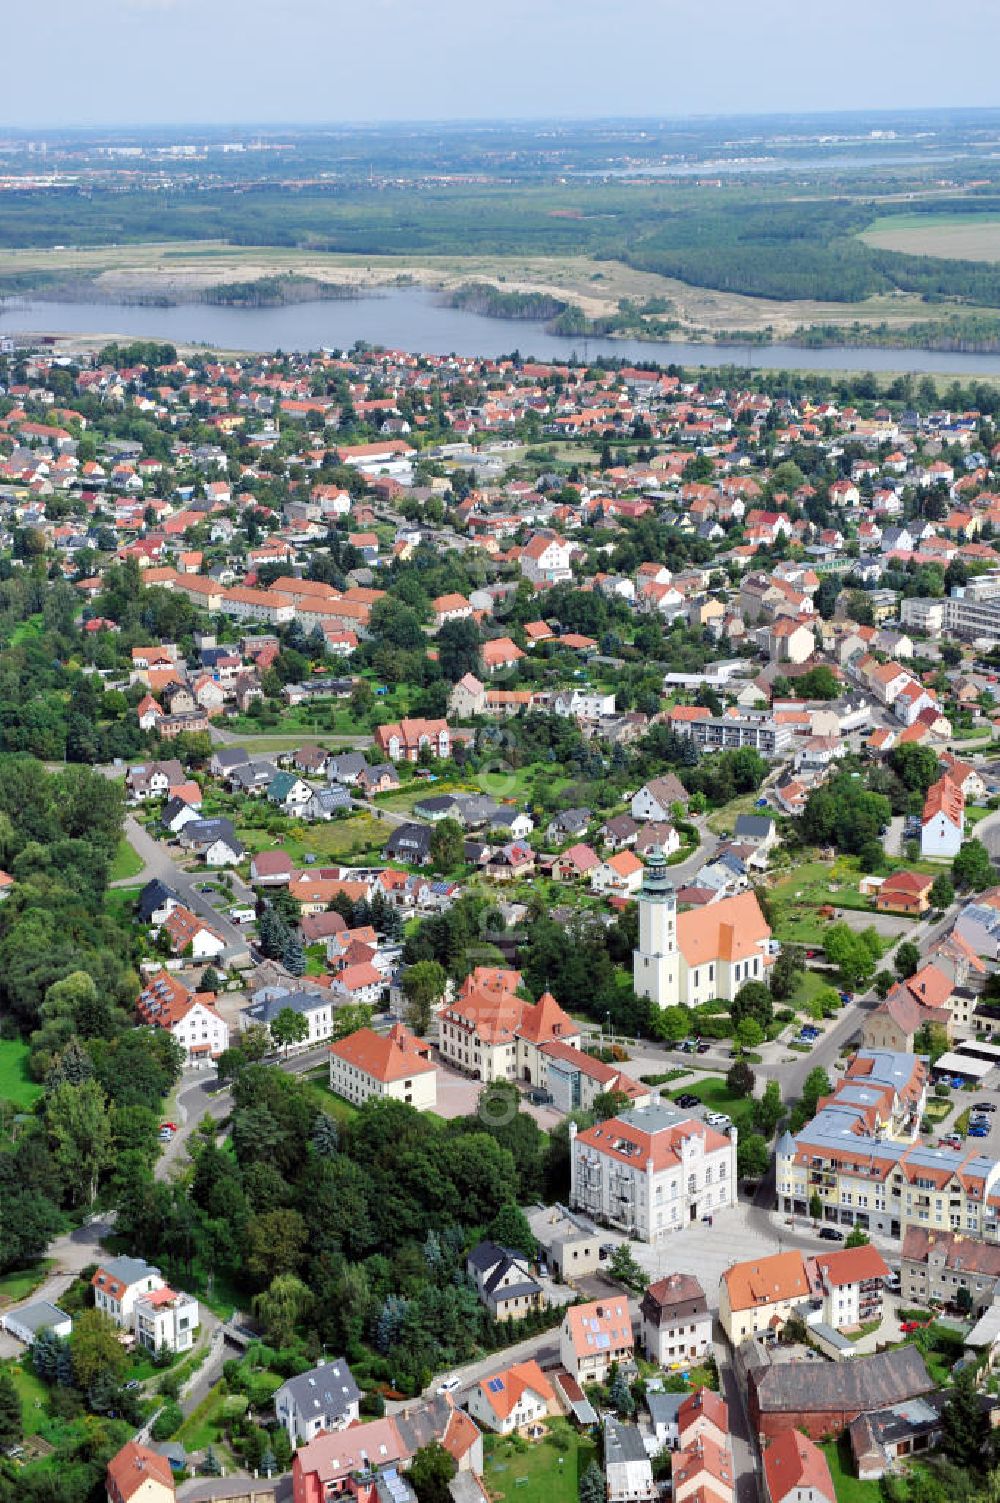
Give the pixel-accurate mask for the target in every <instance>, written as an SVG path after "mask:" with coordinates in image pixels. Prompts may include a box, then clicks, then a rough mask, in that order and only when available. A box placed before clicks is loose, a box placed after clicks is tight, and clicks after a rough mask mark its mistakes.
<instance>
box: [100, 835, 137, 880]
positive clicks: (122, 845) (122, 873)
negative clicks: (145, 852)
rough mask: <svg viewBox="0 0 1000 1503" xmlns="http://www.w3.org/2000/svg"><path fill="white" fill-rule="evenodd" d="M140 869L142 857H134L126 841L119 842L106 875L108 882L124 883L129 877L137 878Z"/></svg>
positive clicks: (133, 852) (134, 854)
mask: <svg viewBox="0 0 1000 1503" xmlns="http://www.w3.org/2000/svg"><path fill="white" fill-rule="evenodd" d="M142 867H143V862H142V857H141V856H137V855H136V853H135V851H133V849H132V847H131V846H130V845H129V843H128V841H127V840H120V841H119V842H118V849H117V851H115V859H114V860H113V861H112V863H111V870H110V872H109V873H108V881H109V882H126V881H127V880H128V878H129V877H137V876H138V875H139V873H140V872H141V871H142Z"/></svg>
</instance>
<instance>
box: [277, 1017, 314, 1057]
mask: <svg viewBox="0 0 1000 1503" xmlns="http://www.w3.org/2000/svg"><path fill="white" fill-rule="evenodd" d="M271 1037H272V1038H273V1039H274V1042H275V1043H276V1044H277V1045H278V1046H279V1048H283V1049H284V1050H285V1051H286V1052H287V1050H288V1048H289V1046H290V1045H291V1044H301V1043H304V1042H305V1040H306V1039H307V1038H308V1037H309V1020H308V1019H307V1018H306V1016H305V1014H304V1013H301V1012H296V1011H295V1009H294V1007H283V1008H282V1009H281V1011H280V1012H279V1013H278V1015H277V1017H274V1018H272V1019H271Z"/></svg>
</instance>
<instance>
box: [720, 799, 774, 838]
mask: <svg viewBox="0 0 1000 1503" xmlns="http://www.w3.org/2000/svg"><path fill="white" fill-rule="evenodd" d="M758 798H760V794H759V793H741V794H740V796H739V798H734V799H731V800H730V802H729V803H728V804H723V806H722V808H721V809H715V810H714V811H713V812H712V813H711V814H710V815H709V816H708V820H707V824H708V828H709V829H710V830H711V831H712V833H713V835H731V834H732V833H733V831H734V829H735V828H736V821H737V819H738V818H739V817H740V815H741V814H753V812H754V809H755V808H756V804H757V800H758ZM757 812H758V813H766V812H767V811H766V810H758V811H757Z"/></svg>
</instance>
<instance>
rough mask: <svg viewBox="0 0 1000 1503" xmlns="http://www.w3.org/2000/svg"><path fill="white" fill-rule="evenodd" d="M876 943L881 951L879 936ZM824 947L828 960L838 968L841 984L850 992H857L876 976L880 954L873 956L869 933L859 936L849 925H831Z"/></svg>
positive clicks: (865, 932)
mask: <svg viewBox="0 0 1000 1503" xmlns="http://www.w3.org/2000/svg"><path fill="white" fill-rule="evenodd" d="M875 943H876V945H877V946H878V949H879V951H880V950H881V941H880V940H879V939H878V936H877V935H876V936H875ZM823 947H824V949H825V950H826V958H827V960H829V961H831V962H832V963H833V964H834V965H835V966H836V967H837V968H838V970H839V971H840V979H841V982H842V983H843V985H844V986H845V987H847V988H848V989H849V990H851V991H854V990H856V989H857V987H859V986H860V985H861V983H862V982H863V981H868V980H870V978H871V977H872V976H873V975H874V972H875V963H876V961H877V959H878V954H875V955H873V954H872V948H873V946H872V944H871V942H870V940H869V939H868V937H867V931H862V932H861V933H860V934H858V933H856V932H855V930H853V929H852V928H851V927H850V926H849V925H848V924H845V923H837V924H831V925H830V927H829V928H828V929H827V930H826V934H825V937H824V940H823Z"/></svg>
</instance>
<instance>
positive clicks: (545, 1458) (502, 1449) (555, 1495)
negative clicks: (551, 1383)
mask: <svg viewBox="0 0 1000 1503" xmlns="http://www.w3.org/2000/svg"><path fill="white" fill-rule="evenodd" d="M548 1432H549V1433H548V1435H547V1436H546V1438H545V1439H544V1440H541V1441H536V1442H531V1441H527V1442H520V1441H517V1440H516V1439H512V1438H511V1437H509V1436H499V1435H487V1436H485V1437H484V1442H483V1445H484V1451H485V1480H486V1485H487V1487H488V1489H489V1493H490V1496H491V1497H492V1498H495V1499H497V1500H499V1503H577V1497H578V1494H579V1486H580V1483H579V1479H580V1477H581V1476H582V1474H583V1473H584V1472H585V1471H586V1470H587V1467H588V1465H589V1463H590V1462H591V1461H592V1460H593V1459H594V1457H595V1456H596V1451H597V1448H596V1446H595V1445H594V1442H593V1441H592V1440H589V1439H588V1438H587V1437H585V1436H582V1435H578V1434H577V1432H576V1431H575V1430H573V1429H571V1428H570V1426H569V1425H568V1423H567V1422H566V1420H564V1419H554V1420H550V1421H549V1425H548Z"/></svg>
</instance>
